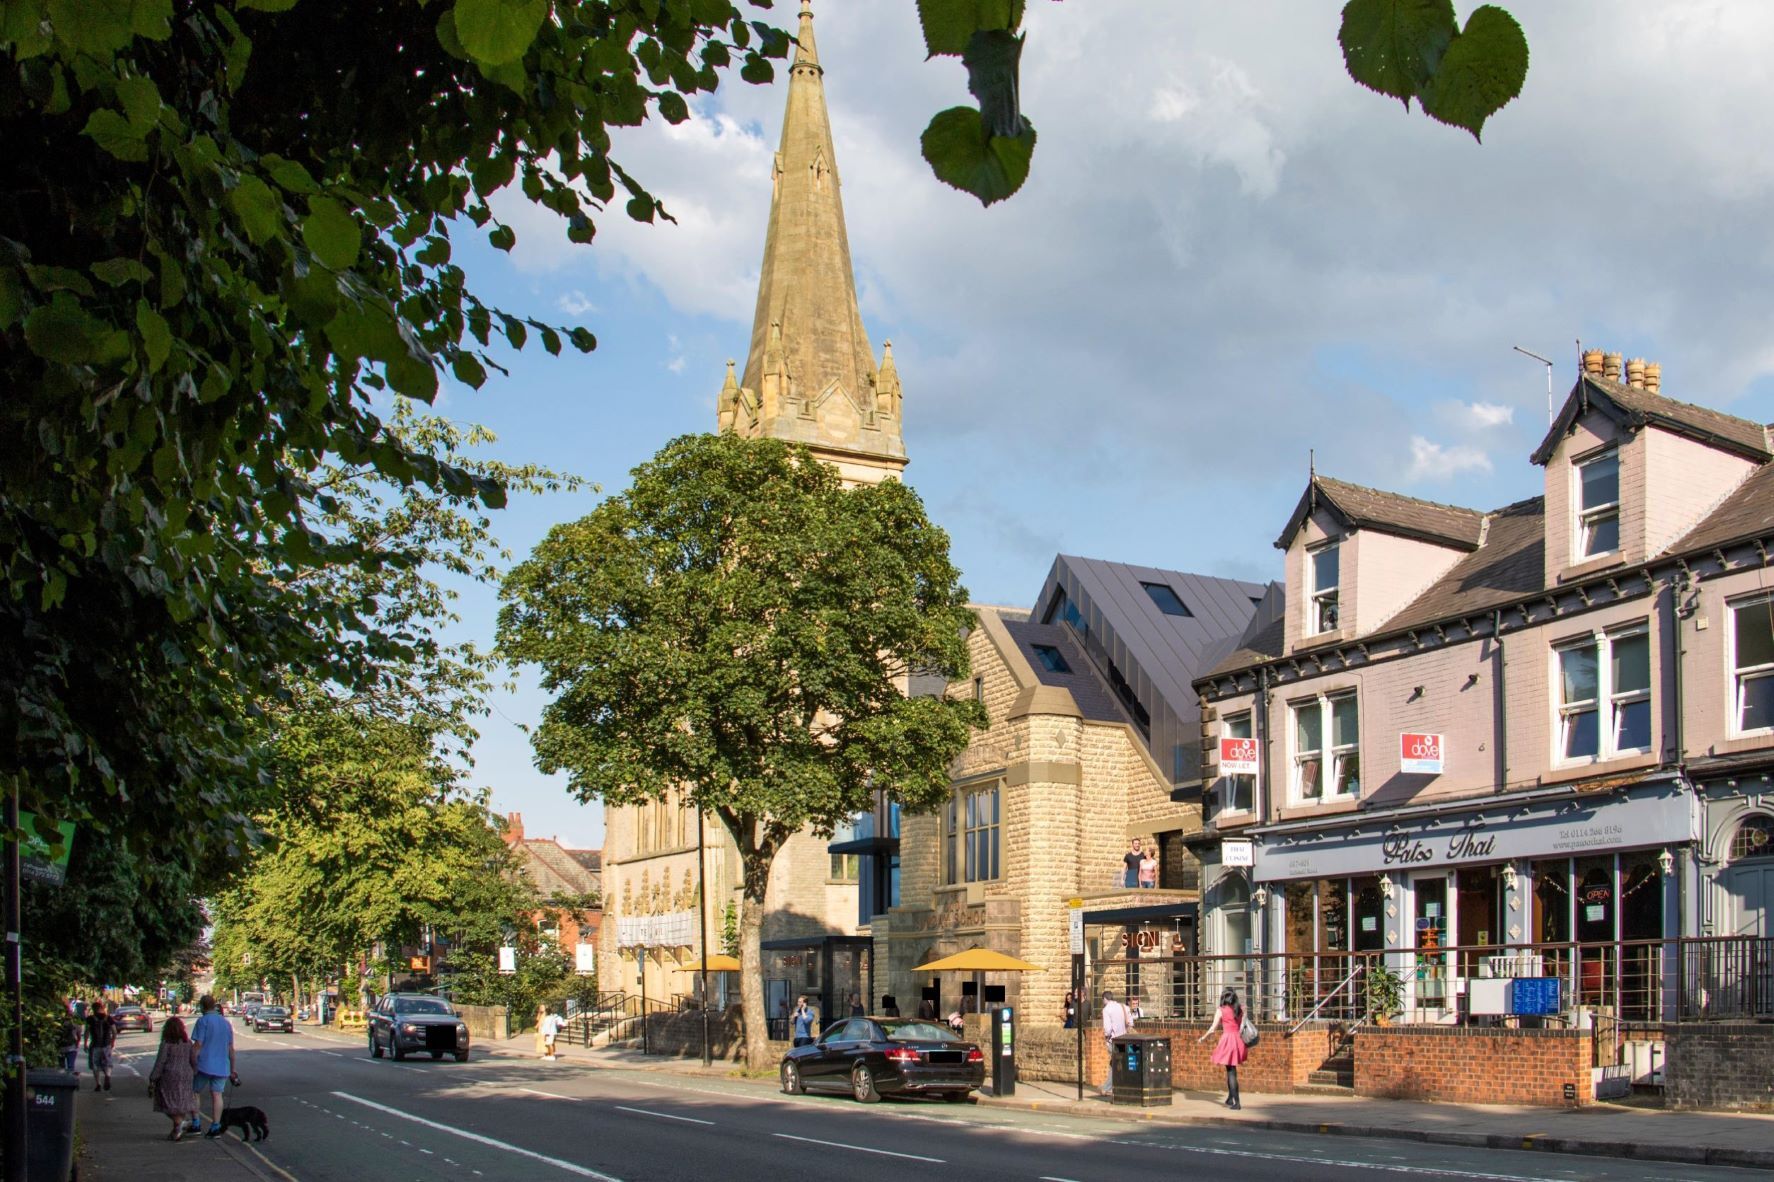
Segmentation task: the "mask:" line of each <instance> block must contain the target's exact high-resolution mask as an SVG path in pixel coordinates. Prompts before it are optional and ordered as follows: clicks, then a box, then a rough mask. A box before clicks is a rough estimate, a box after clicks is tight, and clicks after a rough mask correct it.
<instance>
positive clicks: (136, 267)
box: [91, 259, 154, 287]
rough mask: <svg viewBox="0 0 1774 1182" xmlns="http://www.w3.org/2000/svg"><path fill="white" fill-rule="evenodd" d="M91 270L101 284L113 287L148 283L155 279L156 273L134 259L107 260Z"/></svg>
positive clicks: (94, 265)
mask: <svg viewBox="0 0 1774 1182" xmlns="http://www.w3.org/2000/svg"><path fill="white" fill-rule="evenodd" d="M91 269H92V273H93V274H94V275H96V276H98V278H99V280H100V282H102V283H107V284H109V285H110V286H112V287H122V286H123V285H124V284H125V283H146V282H148V280H150V279H152V278H154V272H152V271H150V270H148V268H146V267H144V266H142V264H140V263H138V262H136V261H135V260H134V259H106V260H105V261H104V262H102V263H94V264H93V265H92V268H91Z"/></svg>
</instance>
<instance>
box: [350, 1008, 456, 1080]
mask: <svg viewBox="0 0 1774 1182" xmlns="http://www.w3.org/2000/svg"><path fill="white" fill-rule="evenodd" d="M365 1018H366V1019H367V1021H368V1024H369V1029H370V1054H371V1055H373V1056H374V1057H375V1058H378V1059H380V1058H381V1057H382V1052H383V1051H384V1050H386V1051H387V1052H388V1053H389V1054H390V1055H393V1056H394V1059H395V1062H397V1063H398V1062H399V1061H400V1060H402V1059H404V1058H406V1057H407V1055H408V1054H410V1053H414V1052H418V1051H425V1052H427V1053H428V1054H430V1056H431V1057H432V1058H433V1059H441V1058H443V1057H444V1056H445V1055H454V1056H456V1062H458V1063H466V1062H468V1026H467V1024H466V1023H464V1022H463V1021H462V1019H460V1018H458V1017H457V1016H456V1011H455V1010H454V1009H453V1008H452V1007H451V1006H450V1003H449V1002H447V1001H445V1000H444V999H443V998H441V997H433V996H432V995H431V994H429V993H390V994H388V995H387V996H386V997H384V998H383V999H382V1000H381V1001H379V1002H377V1003H376V1006H375V1008H374V1009H372V1010H370V1012H369V1013H368V1014H366V1015H365Z"/></svg>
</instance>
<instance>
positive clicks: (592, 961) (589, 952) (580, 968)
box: [573, 944, 597, 973]
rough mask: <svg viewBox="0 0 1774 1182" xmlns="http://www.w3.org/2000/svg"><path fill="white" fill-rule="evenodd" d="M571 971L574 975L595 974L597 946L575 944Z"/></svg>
mask: <svg viewBox="0 0 1774 1182" xmlns="http://www.w3.org/2000/svg"><path fill="white" fill-rule="evenodd" d="M573 971H574V972H576V973H595V972H597V945H596V944H576V945H574V947H573Z"/></svg>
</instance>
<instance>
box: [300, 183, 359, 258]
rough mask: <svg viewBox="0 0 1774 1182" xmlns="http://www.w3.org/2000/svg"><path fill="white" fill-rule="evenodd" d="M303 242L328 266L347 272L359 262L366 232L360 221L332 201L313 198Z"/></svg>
mask: <svg viewBox="0 0 1774 1182" xmlns="http://www.w3.org/2000/svg"><path fill="white" fill-rule="evenodd" d="M302 241H303V242H306V243H307V244H308V249H309V250H311V251H313V252H314V257H315V258H317V259H319V260H320V261H321V262H322V263H323V264H324V265H326V266H328V267H331V268H332V269H333V270H335V271H343V270H345V269H347V268H349V267H350V266H351V265H352V264H353V263H355V262H357V252H358V251H359V250H360V249H361V248H362V247H363V232H362V231H361V230H360V229H359V228H358V225H357V219H356V218H354V217H352V216H351V214H350V213H349V212H347V211H346V209H345V207H344V206H342V205H340V204H339V203H338V202H337V201H334V200H333V199H332V198H331V197H310V198H309V199H308V216H307V217H306V218H304V219H302Z"/></svg>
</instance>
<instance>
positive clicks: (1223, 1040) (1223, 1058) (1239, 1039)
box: [1195, 989, 1250, 1108]
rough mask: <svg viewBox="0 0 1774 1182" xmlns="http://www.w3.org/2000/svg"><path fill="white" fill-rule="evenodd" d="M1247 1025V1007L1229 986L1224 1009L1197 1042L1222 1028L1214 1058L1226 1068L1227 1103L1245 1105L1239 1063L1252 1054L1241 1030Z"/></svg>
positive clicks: (1237, 1105) (1222, 1000)
mask: <svg viewBox="0 0 1774 1182" xmlns="http://www.w3.org/2000/svg"><path fill="white" fill-rule="evenodd" d="M1243 1025H1244V1007H1243V1006H1241V1005H1239V1004H1238V994H1237V993H1236V992H1235V991H1233V990H1231V989H1228V990H1226V991H1225V992H1224V993H1222V994H1220V1009H1219V1012H1218V1013H1216V1014H1215V1015H1214V1016H1213V1025H1211V1026H1209V1027H1208V1028H1207V1033H1206V1034H1203V1035H1202V1036H1201V1037H1200V1038H1198V1039H1196V1040H1195V1041H1196V1042H1206V1041H1207V1040H1208V1038H1209V1037H1211V1036H1212V1034H1213V1032H1214V1031H1215V1030H1218V1031H1219V1032H1220V1041H1219V1042H1218V1043H1216V1044H1214V1048H1213V1055H1212V1056H1211V1058H1212V1061H1213V1062H1214V1063H1215V1064H1217V1065H1218V1066H1220V1067H1224V1068H1225V1069H1226V1107H1227V1108H1243V1107H1244V1105H1243V1104H1241V1103H1239V1101H1238V1065H1239V1064H1240V1063H1242V1062H1244V1060H1245V1059H1246V1058H1248V1057H1249V1055H1250V1048H1249V1047H1247V1046H1245V1045H1244V1036H1243V1035H1242V1034H1241V1033H1239V1030H1240V1028H1241V1027H1242V1026H1243Z"/></svg>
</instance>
